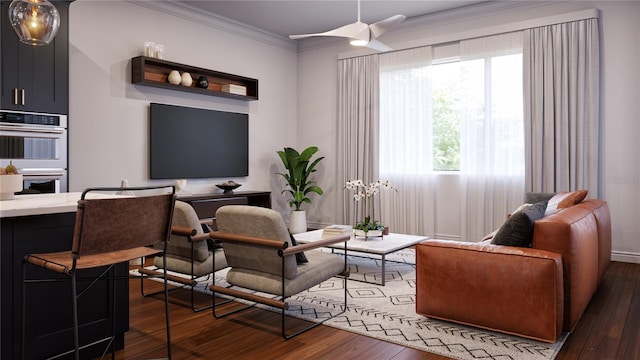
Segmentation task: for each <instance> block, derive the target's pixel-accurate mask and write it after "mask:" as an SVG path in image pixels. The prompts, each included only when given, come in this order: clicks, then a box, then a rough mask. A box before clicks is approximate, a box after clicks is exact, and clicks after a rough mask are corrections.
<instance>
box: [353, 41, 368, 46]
mask: <svg viewBox="0 0 640 360" xmlns="http://www.w3.org/2000/svg"><path fill="white" fill-rule="evenodd" d="M349 43H350V44H351V45H353V46H366V45H367V44H368V43H369V42H368V41H367V40H361V39H351V41H350V42H349Z"/></svg>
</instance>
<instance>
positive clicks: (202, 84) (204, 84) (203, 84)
mask: <svg viewBox="0 0 640 360" xmlns="http://www.w3.org/2000/svg"><path fill="white" fill-rule="evenodd" d="M196 87H199V88H201V89H206V88H208V87H209V79H207V77H206V76H204V75H201V76H200V77H199V78H198V81H196Z"/></svg>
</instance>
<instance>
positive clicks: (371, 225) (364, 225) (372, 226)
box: [353, 216, 384, 232]
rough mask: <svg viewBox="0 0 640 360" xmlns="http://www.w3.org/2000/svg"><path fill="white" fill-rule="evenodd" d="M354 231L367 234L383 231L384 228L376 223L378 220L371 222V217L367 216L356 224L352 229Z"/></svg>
mask: <svg viewBox="0 0 640 360" xmlns="http://www.w3.org/2000/svg"><path fill="white" fill-rule="evenodd" d="M353 228H354V229H356V230H362V231H364V232H368V231H371V230H380V231H382V230H384V226H383V225H381V224H380V223H378V220H373V221H371V217H370V216H367V217H365V218H364V220H363V221H360V222H359V223H357V224H356V225H355V226H354V227H353Z"/></svg>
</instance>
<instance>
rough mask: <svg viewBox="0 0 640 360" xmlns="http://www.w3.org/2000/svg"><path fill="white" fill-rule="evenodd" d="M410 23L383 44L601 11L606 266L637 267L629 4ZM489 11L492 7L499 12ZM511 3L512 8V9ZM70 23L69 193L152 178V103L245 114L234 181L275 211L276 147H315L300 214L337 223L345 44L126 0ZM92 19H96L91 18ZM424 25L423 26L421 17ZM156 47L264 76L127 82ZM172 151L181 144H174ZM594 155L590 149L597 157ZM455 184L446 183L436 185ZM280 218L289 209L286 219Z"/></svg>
mask: <svg viewBox="0 0 640 360" xmlns="http://www.w3.org/2000/svg"><path fill="white" fill-rule="evenodd" d="M493 6H494V7H493V8H489V9H488V10H484V11H483V10H482V8H475V9H473V10H472V11H470V10H460V11H453V12H448V13H445V14H440V15H438V16H434V17H430V18H425V19H426V20H428V21H427V22H426V23H425V22H423V21H407V22H405V23H404V24H402V25H401V26H400V27H398V28H396V29H394V31H392V32H389V33H387V34H385V35H384V36H383V38H382V39H381V40H383V41H384V42H386V43H388V44H389V45H391V46H395V47H400V46H407V45H410V44H436V43H441V42H445V41H450V40H453V39H456V37H458V38H459V37H464V36H468V35H469V34H477V33H478V32H480V31H487V30H491V29H492V28H494V27H495V26H500V25H502V24H510V23H516V22H522V21H528V20H530V19H535V18H539V17H545V16H552V15H556V14H559V13H563V12H569V11H576V10H582V9H588V8H599V9H600V10H601V15H602V16H601V29H602V35H603V36H602V48H603V52H604V55H603V81H602V84H603V108H602V112H603V118H602V119H603V129H602V144H603V159H602V164H603V173H602V183H603V196H602V197H603V198H604V199H605V200H607V201H608V202H609V206H610V208H611V215H612V223H613V251H614V259H617V260H625V261H634V262H640V241H638V239H639V238H640V221H638V219H637V214H638V213H640V211H639V210H640V206H639V205H638V204H639V203H640V162H639V161H638V160H637V157H636V156H637V154H638V153H639V150H640V148H639V147H640V144H639V142H638V141H637V139H638V138H639V136H638V135H640V134H639V132H640V129H639V126H640V125H638V123H639V121H638V120H639V119H638V117H639V116H638V114H639V113H640V108H639V107H640V105H639V104H640V70H638V66H637V64H638V63H640V44H639V42H638V40H637V36H638V34H640V3H639V2H626V1H594V2H588V1H577V2H576V1H572V2H562V3H551V2H523V3H519V2H499V3H498V4H497V5H496V4H493ZM496 6H497V7H496ZM514 7H519V8H518V9H514ZM70 11H71V18H70V45H71V47H70V73H71V75H70V118H69V121H70V190H71V191H79V190H81V189H83V188H85V187H88V186H98V185H118V184H119V183H120V180H121V179H128V180H129V184H130V185H143V184H147V183H149V176H148V139H147V137H148V104H149V102H152V101H153V102H160V103H169V104H177V105H184V106H193V107H202V108H210V109H216V110H228V111H238V112H246V113H249V122H250V142H251V148H250V158H251V160H250V168H249V176H248V177H247V178H242V179H234V180H236V181H238V182H241V183H243V184H244V185H243V187H242V188H241V189H242V190H272V191H273V194H272V201H273V204H274V207H275V208H276V209H278V210H281V211H282V212H283V213H286V209H288V207H287V205H286V202H285V200H284V198H283V197H282V196H280V190H281V189H282V182H281V181H280V179H277V178H276V177H275V176H274V173H275V172H276V171H277V169H281V165H280V163H279V160H278V158H277V155H276V153H275V152H276V151H277V150H279V149H281V148H282V147H284V146H295V147H298V148H303V147H306V146H309V145H317V146H319V148H320V154H321V155H322V156H325V157H326V159H325V160H324V161H323V162H322V163H321V165H320V167H319V169H318V170H319V171H318V173H317V176H316V180H317V181H318V184H319V185H320V186H321V187H322V188H323V189H324V190H325V195H324V196H322V197H314V199H313V203H312V205H311V206H310V207H308V210H309V211H308V218H309V221H310V223H311V224H312V225H313V224H315V225H323V224H330V223H334V222H337V221H338V219H336V215H335V211H334V210H333V209H336V208H337V207H338V206H340V205H341V203H342V199H343V198H342V196H343V194H342V188H343V184H341V183H338V182H337V181H336V178H335V171H334V169H335V168H336V164H337V162H336V159H337V156H339V154H337V153H336V136H335V135H336V126H337V120H336V113H337V111H336V103H337V102H336V88H337V85H336V84H337V59H338V56H339V54H341V53H345V52H352V51H353V48H351V47H350V46H349V45H347V43H346V41H339V40H338V41H332V42H323V41H319V40H317V39H310V40H305V41H303V42H302V43H301V46H300V49H301V50H300V51H299V53H298V54H296V53H295V52H293V51H290V50H288V49H285V48H283V47H279V46H274V45H273V44H270V43H268V42H264V41H259V40H255V39H252V38H250V37H246V36H242V35H236V33H233V32H228V31H225V30H223V29H219V28H216V27H212V26H209V25H205V24H204V23H203V22H199V21H190V20H186V19H185V18H184V17H181V16H172V15H167V14H166V13H165V12H161V11H155V10H152V9H149V8H147V7H142V6H140V5H136V4H133V3H129V2H124V1H122V0H117V1H89V0H78V1H75V2H74V3H72V5H71V10H70ZM96 14H98V16H96ZM423 20H424V19H423ZM146 40H152V41H155V42H158V43H163V44H164V45H165V49H166V50H165V52H166V56H165V58H166V59H168V60H170V61H175V62H179V63H184V64H189V65H194V66H199V67H204V68H209V69H212V70H218V71H223V72H228V73H233V74H238V75H243V76H248V77H253V78H257V79H259V81H260V88H259V94H260V100H258V101H252V102H243V101H237V100H230V99H224V98H217V97H213V96H205V95H197V94H190V93H181V92H176V91H170V90H163V89H155V88H147V87H144V86H139V85H136V86H134V85H132V84H130V71H131V69H130V64H129V60H130V59H131V58H132V57H134V56H137V55H139V54H140V53H141V50H142V44H143V42H144V41H146ZM176 145H177V144H176ZM594 156H595V154H594ZM223 180H227V179H208V180H199V181H195V180H194V181H189V185H188V188H187V190H188V191H193V192H195V193H199V192H211V191H213V189H214V187H213V185H214V184H215V183H217V182H219V181H223ZM443 183H446V184H449V185H450V184H453V182H451V181H448V182H443ZM438 194H439V195H438V199H437V203H438V204H441V205H439V209H434V211H436V212H438V216H437V224H436V229H433V234H436V235H442V236H443V237H449V238H456V237H459V230H458V229H459V228H460V226H459V224H458V223H457V220H458V218H459V217H458V216H456V214H457V211H458V209H457V208H456V205H455V204H457V203H458V199H457V197H456V193H455V191H451V190H449V189H439V191H438ZM285 215H286V214H285Z"/></svg>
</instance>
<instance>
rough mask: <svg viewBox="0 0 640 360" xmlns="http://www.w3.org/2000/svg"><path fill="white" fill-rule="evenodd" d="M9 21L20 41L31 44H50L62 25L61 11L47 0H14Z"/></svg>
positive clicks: (10, 6)
mask: <svg viewBox="0 0 640 360" xmlns="http://www.w3.org/2000/svg"><path fill="white" fill-rule="evenodd" d="M9 21H10V22H11V26H13V30H14V31H15V32H16V34H18V37H19V38H20V41H21V42H23V43H25V44H29V45H36V46H41V45H48V44H49V43H50V42H51V41H52V40H53V38H54V37H55V36H56V33H57V32H58V28H59V27H60V13H58V9H56V7H55V6H53V4H52V3H50V2H49V1H47V0H13V1H12V2H11V4H9Z"/></svg>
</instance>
